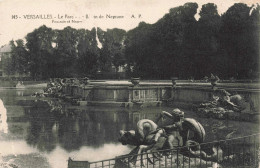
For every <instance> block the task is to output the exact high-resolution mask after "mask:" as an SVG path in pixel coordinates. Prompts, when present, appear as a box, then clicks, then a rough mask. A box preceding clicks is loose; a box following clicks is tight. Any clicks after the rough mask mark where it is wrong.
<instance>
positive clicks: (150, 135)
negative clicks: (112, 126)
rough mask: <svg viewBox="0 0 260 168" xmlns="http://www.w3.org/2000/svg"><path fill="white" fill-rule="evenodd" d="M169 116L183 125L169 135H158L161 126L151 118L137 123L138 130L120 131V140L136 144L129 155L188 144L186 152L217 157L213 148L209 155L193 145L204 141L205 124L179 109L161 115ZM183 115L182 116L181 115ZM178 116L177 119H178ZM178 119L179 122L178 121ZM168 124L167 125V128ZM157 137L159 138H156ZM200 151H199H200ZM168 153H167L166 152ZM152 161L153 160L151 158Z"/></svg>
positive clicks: (198, 155) (208, 157) (196, 155)
mask: <svg viewBox="0 0 260 168" xmlns="http://www.w3.org/2000/svg"><path fill="white" fill-rule="evenodd" d="M162 116H167V117H170V118H172V119H173V118H175V123H174V124H175V125H178V124H179V125H181V129H177V130H175V131H171V132H170V133H169V134H168V135H167V134H166V135H165V134H164V135H162V134H161V135H160V136H159V137H157V136H158V132H159V131H160V130H161V128H159V127H158V125H157V124H156V123H155V122H154V121H152V120H149V119H143V120H140V121H139V122H138V123H137V127H136V130H130V131H124V130H121V131H120V137H119V139H118V140H119V141H120V142H121V143H122V144H123V145H127V144H128V145H134V146H136V148H134V149H133V150H132V151H131V152H130V153H129V155H132V154H140V153H142V152H147V151H149V150H150V151H151V152H155V151H158V150H163V149H172V148H174V147H181V146H186V147H188V148H186V149H187V150H186V152H189V153H190V154H191V155H192V156H194V157H201V158H205V159H207V160H210V159H213V158H214V157H215V155H214V151H215V149H213V154H212V155H207V154H206V153H205V152H201V149H200V148H199V147H197V148H194V147H191V146H194V145H197V146H199V144H200V143H203V142H204V140H205V130H204V128H203V126H202V125H201V124H200V123H199V122H198V121H196V120H195V119H192V118H184V117H183V112H182V113H180V111H179V110H176V109H175V111H174V113H172V114H171V113H168V112H162V114H161V116H160V117H159V119H160V118H161V117H162ZM180 116H181V117H180ZM176 118H177V119H176ZM176 121H177V122H176ZM166 128H167V126H166V127H165V130H166ZM171 134H172V135H174V138H172V139H171V140H169V139H170V138H169V137H170V136H171ZM156 138H157V140H155V139H156ZM198 151H199V152H198ZM166 154H167V153H166ZM136 158H137V157H133V158H132V159H131V160H132V161H134V160H135V159H136ZM150 162H151V160H150Z"/></svg>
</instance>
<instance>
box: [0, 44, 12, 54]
mask: <svg viewBox="0 0 260 168" xmlns="http://www.w3.org/2000/svg"><path fill="white" fill-rule="evenodd" d="M8 52H11V45H9V44H6V45H4V46H2V47H1V48H0V53H8Z"/></svg>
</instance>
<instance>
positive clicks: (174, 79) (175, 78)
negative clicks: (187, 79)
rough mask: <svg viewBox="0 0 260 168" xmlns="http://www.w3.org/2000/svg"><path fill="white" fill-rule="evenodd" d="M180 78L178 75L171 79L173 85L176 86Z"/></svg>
mask: <svg viewBox="0 0 260 168" xmlns="http://www.w3.org/2000/svg"><path fill="white" fill-rule="evenodd" d="M177 79H178V78H177V77H172V78H171V80H172V86H173V87H175V86H176V85H177V82H176V80H177Z"/></svg>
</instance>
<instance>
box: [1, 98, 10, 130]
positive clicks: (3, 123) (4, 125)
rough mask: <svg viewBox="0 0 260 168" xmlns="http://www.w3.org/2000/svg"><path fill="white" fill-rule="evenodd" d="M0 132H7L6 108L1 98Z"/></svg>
mask: <svg viewBox="0 0 260 168" xmlns="http://www.w3.org/2000/svg"><path fill="white" fill-rule="evenodd" d="M0 132H3V133H5V134H6V133H8V125H7V114H6V108H5V107H4V103H3V101H2V99H0Z"/></svg>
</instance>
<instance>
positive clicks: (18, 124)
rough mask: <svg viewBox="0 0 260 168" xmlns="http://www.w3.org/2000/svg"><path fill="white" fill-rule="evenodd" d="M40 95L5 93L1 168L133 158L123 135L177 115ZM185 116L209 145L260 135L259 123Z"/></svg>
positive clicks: (0, 95)
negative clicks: (163, 115) (200, 128)
mask: <svg viewBox="0 0 260 168" xmlns="http://www.w3.org/2000/svg"><path fill="white" fill-rule="evenodd" d="M40 90H41V88H30V89H24V90H16V89H0V117H1V118H0V167H1V166H7V167H8V165H9V167H11V166H10V165H12V164H13V165H16V166H18V167H19V168H35V167H38V168H65V167H67V160H68V158H69V157H71V158H72V159H74V160H88V161H97V160H103V159H109V158H113V157H115V156H118V155H122V154H127V153H129V152H130V150H131V149H132V147H130V146H123V145H121V144H120V143H119V142H118V140H117V139H118V136H119V130H121V129H124V130H130V129H134V128H135V126H136V123H137V121H138V120H140V119H143V118H148V119H152V120H155V119H156V118H157V117H158V115H159V113H160V112H161V111H163V110H165V111H171V110H172V108H170V107H156V108H154V107H153V108H142V109H127V108H108V107H77V106H71V105H69V104H66V103H64V102H61V101H60V100H57V99H47V98H40V99H39V98H33V97H31V96H30V95H31V94H32V93H34V92H35V91H38V92H39V91H40ZM184 111H185V117H189V118H195V119H197V120H198V121H199V122H200V123H201V124H202V125H203V126H204V128H205V131H206V141H213V140H220V139H225V138H233V137H239V136H243V135H249V134H253V133H258V132H259V124H258V123H249V122H239V121H227V120H215V119H206V118H198V117H197V116H196V114H195V113H194V112H192V111H187V110H184ZM164 123H165V121H161V122H160V123H159V125H163V124H164Z"/></svg>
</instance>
